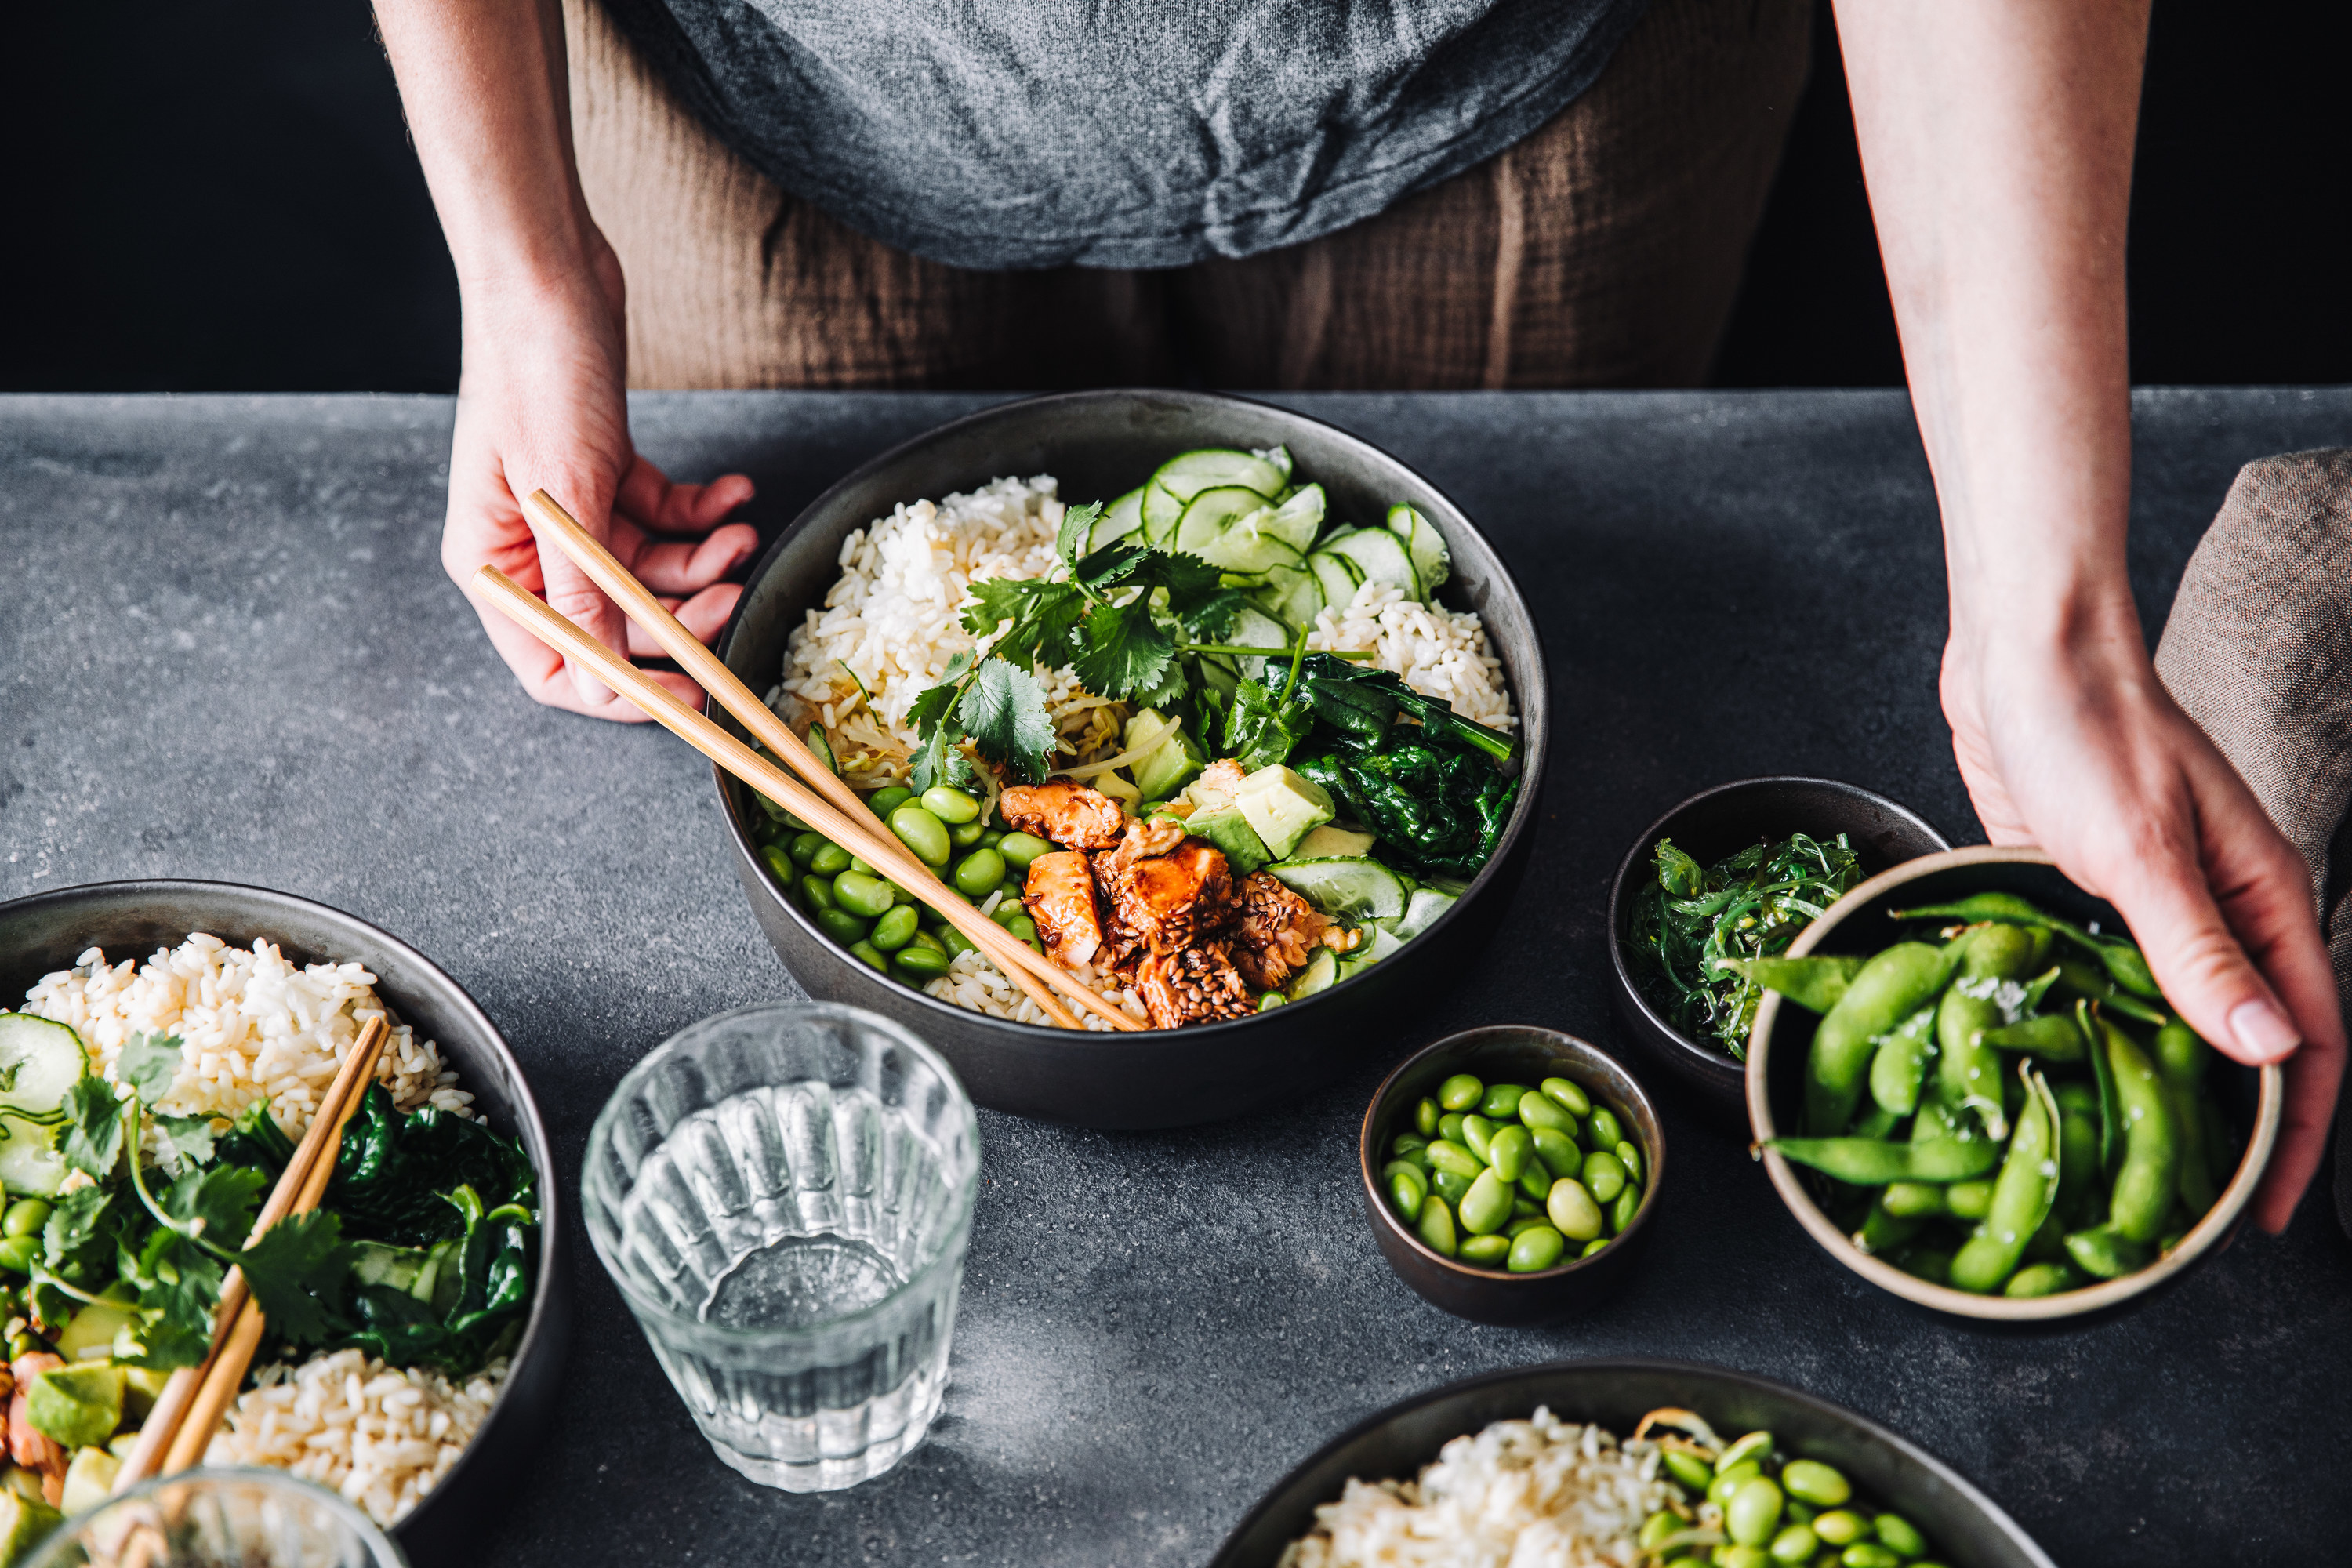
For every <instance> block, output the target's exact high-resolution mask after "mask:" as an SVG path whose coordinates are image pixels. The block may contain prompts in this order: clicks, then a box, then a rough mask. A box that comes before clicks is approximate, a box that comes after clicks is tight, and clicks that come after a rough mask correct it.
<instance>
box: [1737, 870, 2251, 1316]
mask: <svg viewBox="0 0 2352 1568" xmlns="http://www.w3.org/2000/svg"><path fill="white" fill-rule="evenodd" d="M1890 914H1891V918H1893V919H1895V920H1896V921H1910V922H1913V923H1914V925H1915V927H1916V934H1915V935H1913V936H1911V937H1910V938H1908V939H1906V940H1905V941H1901V942H1895V943H1894V944H1892V945H1891V946H1888V947H1886V948H1884V949H1882V950H1880V951H1879V952H1877V953H1875V954H1874V955H1872V956H1871V957H1869V958H1868V959H1867V960H1866V961H1862V962H1861V963H1860V965H1859V967H1858V968H1857V967H1854V965H1855V963H1856V962H1857V961H1856V960H1854V959H1853V958H1851V957H1834V958H1832V957H1814V958H1801V959H1783V960H1780V962H1779V964H1778V966H1777V968H1776V969H1775V970H1773V971H1772V972H1770V973H1765V972H1762V971H1761V970H1759V973H1756V974H1755V976H1754V978H1755V979H1756V980H1757V982H1758V983H1759V984H1762V985H1764V986H1766V987H1767V988H1768V989H1770V990H1775V991H1780V992H1781V993H1782V994H1784V995H1785V996H1787V997H1788V998H1789V999H1790V1001H1792V1002H1795V1003H1798V1004H1799V1005H1804V1006H1808V1007H1825V1008H1826V1011H1825V1012H1823V1013H1822V1020H1821V1023H1820V1025H1819V1026H1818V1027H1817V1028H1816V1029H1815V1030H1814V1033H1813V1040H1812V1045H1811V1051H1810V1055H1809V1058H1808V1060H1807V1062H1806V1068H1805V1123H1806V1125H1805V1129H1804V1131H1805V1132H1806V1133H1807V1134H1808V1136H1805V1137H1801V1138H1777V1139H1774V1140H1773V1141H1772V1142H1771V1143H1770V1145H1769V1147H1771V1148H1773V1149H1775V1150H1777V1151H1778V1152H1780V1154H1781V1155H1782V1156H1783V1157H1785V1158H1787V1159H1789V1160H1791V1161H1793V1162H1795V1163H1799V1164H1801V1165H1805V1166H1809V1167H1810V1168H1811V1169H1812V1170H1814V1171H1816V1172H1818V1173H1820V1174H1821V1175H1822V1176H1825V1177H1827V1178H1829V1181H1828V1184H1827V1185H1826V1188H1825V1192H1824V1195H1825V1207H1826V1208H1827V1210H1828V1212H1829V1213H1830V1215H1831V1216H1832V1219H1833V1220H1835V1221H1836V1222H1837V1223H1838V1224H1839V1226H1840V1228H1841V1229H1844V1230H1846V1231H1848V1232H1850V1233H1851V1234H1852V1236H1853V1239H1854V1242H1855V1245H1856V1246H1858V1247H1862V1248H1863V1249H1864V1250H1865V1251H1868V1252H1872V1253H1875V1254H1879V1255H1882V1256H1884V1257H1885V1258H1886V1259H1887V1260H1888V1261H1890V1262H1892V1263H1894V1264H1895V1266H1896V1267H1897V1268H1903V1269H1905V1270H1906V1272H1909V1273H1911V1274H1914V1275H1916V1276H1918V1277H1919V1278H1922V1279H1928V1280H1931V1281H1933V1282H1934V1283H1937V1284H1939V1285H1948V1286H1950V1287H1952V1288H1953V1289H1961V1290H1967V1291H1970V1292H1973V1293H1977V1294H1994V1293H1998V1294H2002V1295H2007V1296H2011V1297H2032V1296H2047V1295H2053V1294H2056V1293H2058V1292H2061V1291H2064V1290H2072V1289H2079V1288H2081V1287H2083V1286H2085V1285H2088V1284H2090V1283H2092V1282H2093V1281H2094V1280H2096V1279H2116V1278H2118V1277H2120V1276H2122V1275H2125V1274H2128V1273H2131V1272H2133V1271H2135V1270H2137V1269H2139V1268H2146V1267H2147V1265H2148V1264H2149V1263H2150V1262H2151V1261H2153V1260H2154V1259H2155V1258H2157V1257H2158V1256H2159V1255H2161V1254H2162V1253H2163V1252H2165V1251H2167V1250H2168V1249H2169V1248H2170V1247H2173V1246H2175V1245H2177V1244H2178V1242H2179V1239H2180V1238H2181V1237H2183V1236H2184V1235H2186V1234H2187V1233H2188V1231H2189V1229H2190V1228H2191V1227H2192V1226H2195V1225H2196V1223H2197V1222H2198V1221H2199V1220H2200V1219H2201V1218H2203V1217H2204V1215H2205V1214H2206V1212H2207V1211H2208V1210H2209V1209H2210V1208H2211V1207H2212V1205H2213V1203H2214V1200H2215V1195H2216V1192H2217V1189H2218V1187H2219V1186H2220V1185H2221V1184H2225V1183H2226V1182H2227V1180H2228V1176H2229V1173H2230V1170H2231V1167H2232V1166H2233V1165H2234V1164H2235V1163H2236V1161H2237V1155H2238V1151H2237V1147H2236V1144H2235V1141H2234V1140H2235V1134H2234V1133H2233V1132H2232V1131H2231V1128H2230V1126H2229V1124H2228V1122H2227V1121H2225V1120H2224V1119H2223V1118H2222V1116H2221V1112H2220V1110H2219V1109H2218V1107H2217V1103H2216V1101H2215V1100H2213V1099H2212V1097H2211V1096H2210V1094H2209V1093H2208V1091H2207V1089H2206V1085H2205V1074H2206V1068H2207V1066H2208V1064H2209V1062H2210V1058H2211V1056H2212V1052H2211V1050H2210V1047H2207V1046H2206V1044H2205V1042H2204V1041H2203V1040H2201V1039H2200V1038H2198V1037H2197V1035H2196V1033H2195V1032H2194V1031H2193V1030H2191V1029H2190V1028H2189V1026H2188V1025H2187V1024H2186V1023H2185V1022H2183V1021H2182V1020H2181V1019H2179V1017H2178V1016H2175V1015H2174V1014H2173V1013H2171V1012H2170V1011H2169V1006H2168V1003H2167V1001H2166V999H2165V997H2164V994H2163V993H2162V992H2161V991H2160V990H2158V987H2157V984H2156V982H2155V980H2154V979H2153V978H2152V977H2151V976H2150V975H2149V973H2148V970H2147V961H2146V959H2145V958H2144V957H2143V956H2142V955H2141V953H2140V951H2139V949H2138V948H2137V947H2136V946H2134V945H2133V944H2132V943H2131V942H2129V941H2128V940H2126V939H2124V938H2121V937H2116V936H2109V935H2102V934H2100V933H2098V932H2096V931H2091V930H2088V929H2085V928H2084V927H2081V926H2077V925H2074V924H2073V923H2071V922H2069V921H2064V920H2063V919H2060V918H2058V917H2056V916H2054V915H2052V914H2050V913H2048V912H2046V911H2045V910H2042V909H2041V908H2039V907H2037V906H2036V905H2034V904H2032V903H2031V902H2030V901H2028V900H2025V899H2022V898H2020V897H2019V896H2017V895H2016V894H2014V893H2008V892H1987V893H1978V894H1975V895H1973V896H1971V897H1969V898H1965V899H1961V900H1957V901H1955V902H1951V903H1944V904H1934V905H1927V906H1923V907H1920V908H1916V909H1910V910H1893V911H1890ZM1808 966H1822V967H1819V968H1818V969H1817V970H1816V969H1813V968H1809V967H1808ZM1832 968H1834V969H1835V970H1836V973H1832Z"/></svg>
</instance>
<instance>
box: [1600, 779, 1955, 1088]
mask: <svg viewBox="0 0 2352 1568" xmlns="http://www.w3.org/2000/svg"><path fill="white" fill-rule="evenodd" d="M1948 847H1949V846H1948V844H1947V842H1946V841H1945V838H1944V837H1943V835H1942V834H1940V833H1938V832H1937V831H1936V829H1935V828H1934V827H1932V826H1929V825H1928V824H1927V822H1926V821H1925V820H1924V819H1922V818H1921V817H1920V816H1918V815H1917V814H1916V813H1915V812H1913V811H1911V810H1910V809H1909V808H1907V807H1906V806H1903V805H1898V804H1896V803H1895V802H1894V801H1891V800H1889V799H1887V798H1886V797H1885V796H1884V795H1877V794H1874V793H1873V792H1872V791H1869V790H1866V789H1864V788H1862V787H1860V786H1859V785H1856V784H1845V783H1843V782H1841V781H1839V780H1836V779H1817V778H1794V777H1774V778H1758V779H1741V780H1738V781H1737V782H1735V783H1731V784H1718V785H1717V786H1716V787H1715V788H1713V789H1709V790H1706V791H1703V792H1701V793H1700V794H1698V795H1693V796H1691V797H1690V798H1689V799H1688V800H1685V801H1684V802H1683V803H1682V804H1681V805H1677V806H1675V808H1674V809H1673V810H1672V811H1669V812H1667V813H1666V814H1665V815H1664V816H1661V817H1659V818H1658V820H1657V821H1655V822H1654V823H1652V824H1651V825H1650V826H1649V827H1648V828H1647V829H1646V830H1645V831H1644V832H1643V834H1642V836H1641V837H1639V838H1636V839H1635V840H1634V841H1633V846H1632V847H1630V848H1629V849H1627V851H1626V852H1625V858H1624V859H1623V860H1622V862H1620V864H1619V866H1618V868H1617V877H1616V880H1615V882H1614V883H1613V884H1612V887H1611V889H1610V893H1609V930H1610V935H1611V941H1610V950H1611V951H1610V960H1611V966H1612V969H1613V970H1614V971H1615V973H1616V977H1617V990H1616V1000H1617V1011H1618V1016H1620V1017H1621V1018H1622V1019H1623V1020H1624V1023H1625V1026H1626V1027H1627V1028H1628V1029H1629V1030H1631V1031H1632V1032H1633V1036H1634V1037H1635V1038H1636V1039H1638V1040H1639V1041H1640V1042H1641V1043H1642V1044H1643V1046H1644V1047H1647V1048H1648V1049H1649V1050H1650V1051H1651V1052H1652V1054H1654V1055H1655V1056H1656V1057H1657V1058H1659V1059H1660V1060H1661V1061H1663V1062H1664V1064H1665V1065H1666V1067H1668V1068H1671V1069H1672V1070H1673V1071H1674V1073H1675V1076H1676V1077H1678V1078H1679V1079H1682V1080H1683V1081H1684V1082H1685V1084H1688V1085H1689V1086H1690V1087H1691V1088H1693V1089H1696V1090H1698V1091H1699V1092H1700V1094H1701V1096H1702V1097H1703V1098H1704V1099H1705V1100H1707V1101H1708V1102H1709V1104H1710V1105H1711V1107H1712V1108H1713V1109H1714V1110H1717V1111H1718V1112H1720V1113H1722V1114H1723V1115H1725V1116H1727V1117H1730V1116H1736V1115H1738V1112H1739V1110H1740V1108H1741V1105H1742V1103H1743V1096H1744V1093H1745V1090H1744V1087H1743V1080H1744V1078H1745V1072H1746V1069H1745V1066H1744V1063H1743V1060H1742V1058H1743V1057H1744V1056H1745V1054H1746V1045H1747V1039H1748V1026H1750V1025H1751V1024H1752V1023H1753V1022H1754V1020H1755V1016H1756V1007H1757V1004H1758V1002H1759V1000H1760V999H1761V997H1762V994H1763V993H1762V991H1761V990H1760V989H1759V987H1758V986H1757V985H1756V984H1755V983H1754V981H1753V980H1752V979H1751V978H1750V977H1749V976H1748V974H1746V973H1742V970H1743V969H1744V968H1745V967H1746V966H1747V965H1748V963H1750V962H1752V961H1754V960H1759V959H1764V960H1769V959H1771V958H1774V957H1777V956H1778V955H1779V954H1780V953H1783V952H1787V951H1788V948H1789V944H1790V943H1791V942H1794V941H1796V939H1797V934H1798V932H1800V931H1803V930H1804V929H1805V927H1806V926H1808V925H1810V924H1811V922H1812V921H1813V920H1814V919H1815V918H1817V917H1818V916H1819V915H1820V914H1821V913H1822V911H1823V910H1827V909H1828V908H1829V906H1830V905H1832V903H1835V902H1836V901H1837V900H1838V899H1839V898H1840V897H1841V896H1842V895H1843V893H1844V892H1845V891H1846V890H1847V889H1850V888H1853V887H1854V886H1855V885H1856V884H1858V883H1860V882H1861V881H1863V880H1864V879H1865V878H1868V877H1871V876H1873V875H1875V874H1876V873H1877V872H1880V871H1883V870H1885V869H1886V868H1888V867H1890V866H1896V865H1900V864H1902V863H1903V862H1904V861H1906V860H1911V859H1916V858H1917V857H1919V856H1921V855H1927V854H1932V853H1934V852H1935V851H1937V850H1938V849H1944V848H1948Z"/></svg>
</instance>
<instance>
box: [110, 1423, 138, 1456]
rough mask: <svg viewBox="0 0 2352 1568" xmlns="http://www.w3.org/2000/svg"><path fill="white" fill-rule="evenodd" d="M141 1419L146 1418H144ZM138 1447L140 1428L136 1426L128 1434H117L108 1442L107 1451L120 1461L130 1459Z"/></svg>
mask: <svg viewBox="0 0 2352 1568" xmlns="http://www.w3.org/2000/svg"><path fill="white" fill-rule="evenodd" d="M141 1419H142V1420H143V1419H145V1418H144V1417H143V1416H142V1418H141ZM136 1447H139V1428H138V1427H136V1426H133V1427H131V1429H130V1430H129V1431H127V1432H117V1433H116V1434H115V1435H114V1436H111V1437H109V1438H108V1439H107V1440H106V1451H107V1452H108V1453H110V1454H111V1455H113V1456H114V1457H115V1458H118V1459H127V1458H130V1457H131V1449H133V1448H136Z"/></svg>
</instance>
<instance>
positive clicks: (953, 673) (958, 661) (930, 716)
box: [907, 653, 971, 731]
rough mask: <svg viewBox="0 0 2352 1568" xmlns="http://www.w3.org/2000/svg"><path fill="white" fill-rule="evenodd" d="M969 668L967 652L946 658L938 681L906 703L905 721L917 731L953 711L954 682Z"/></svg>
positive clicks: (967, 671) (955, 693)
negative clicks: (946, 666) (946, 662)
mask: <svg viewBox="0 0 2352 1568" xmlns="http://www.w3.org/2000/svg"><path fill="white" fill-rule="evenodd" d="M970 671H971V654H969V653H960V654H958V655H956V656H955V657H954V658H951V659H950V660H948V668H947V671H946V673H945V674H943V675H941V676H940V683H939V684H938V685H937V686H934V687H931V688H929V689H927V690H925V691H924V692H923V694H922V695H921V696H919V697H918V698H916V699H915V700H914V701H913V702H911V703H909V704H908V707H907V721H908V723H910V724H912V725H914V726H915V728H916V729H917V730H918V731H921V730H927V729H929V727H930V726H931V725H933V724H937V723H939V722H940V721H943V720H945V719H946V718H947V716H948V715H949V714H950V713H952V712H954V711H955V705H956V695H957V690H956V683H957V682H958V681H960V680H961V679H963V678H964V676H965V675H966V674H967V673H969V672H970Z"/></svg>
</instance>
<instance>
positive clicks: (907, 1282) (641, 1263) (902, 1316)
mask: <svg viewBox="0 0 2352 1568" xmlns="http://www.w3.org/2000/svg"><path fill="white" fill-rule="evenodd" d="M979 1171H980V1131H979V1129H978V1127H977V1126H976V1125H975V1123H974V1121H973V1119H972V1110H971V1100H969V1099H968V1098H966V1096H965V1094H964V1091H963V1086H962V1085H961V1084H960V1083H958V1082H957V1081H956V1077H955V1073H954V1071H953V1070H952V1069H950V1068H949V1066H948V1064H947V1063H946V1061H945V1060H943V1059H942V1058H940V1055H939V1053H938V1052H936V1051H934V1050H932V1049H931V1048H930V1047H929V1046H927V1045H925V1044H923V1042H922V1041H920V1040H919V1039H917V1038H916V1037H914V1036H913V1035H911V1034H909V1033H908V1031H907V1030H905V1029H903V1028H901V1027H899V1026H898V1025H897V1024H894V1023H892V1022H891V1021H890V1020H888V1019H887V1018H883V1017H880V1016H877V1015H875V1014H872V1013H868V1012H865V1011H863V1010H862V1009H859V1008H856V1007H842V1006H835V1005H829V1004H825V1003H817V1002H801V1003H784V1004H779V1005H772V1006H763V1007H747V1008H744V1009H741V1010H740V1011H738V1012H733V1013H722V1014H720V1015H719V1016H717V1017H714V1018H706V1019H704V1020H703V1021H702V1022H701V1023H699V1024H697V1025H695V1026H692V1027H691V1028H688V1029H686V1030H685V1031H683V1032H682V1033H680V1034H677V1035H676V1036H673V1037H671V1038H670V1039H668V1040H667V1041H665V1042H663V1044H662V1045H660V1046H659V1047H656V1049H655V1050H654V1051H653V1053H652V1054H651V1055H649V1056H647V1057H646V1058H645V1060H643V1061H641V1062H639V1063H638V1064H637V1065H636V1066H635V1067H634V1068H631V1069H629V1072H628V1074H627V1076H625V1078H623V1079H621V1084H620V1087H619V1089H616V1090H614V1094H613V1098H612V1099H611V1100H609V1101H607V1102H606V1104H605V1106H604V1110H603V1112H602V1113H600V1114H599V1115H598V1116H597V1118H596V1125H595V1127H594V1128H593V1130H592V1131H590V1133H589V1135H588V1166H587V1173H586V1178H585V1181H584V1183H583V1186H584V1189H585V1195H586V1208H587V1213H588V1234H589V1236H590V1238H591V1239H592V1240H593V1242H594V1244H595V1247H596V1256H597V1257H598V1258H602V1259H603V1260H604V1268H605V1270H606V1271H607V1272H608V1273H610V1274H611V1275H612V1277H613V1279H614V1283H615V1284H617V1285H618V1286H619V1287H620V1289H621V1294H622V1296H623V1297H624V1298H625V1299H626V1300H627V1301H628V1303H629V1309H630V1310H631V1311H633V1312H635V1314H636V1318H637V1322H638V1325H639V1326H640V1327H642V1328H643V1329H644V1330H645V1333H646V1342H648V1343H650V1344H651V1345H652V1346H653V1351H654V1354H655V1355H656V1357H657V1358H658V1359H659V1360H660V1362H661V1363H662V1368H663V1370H664V1371H666V1372H667V1373H669V1379H670V1382H671V1383H672V1384H674V1385H675V1386H676V1387H677V1392H678V1394H679V1395H680V1397H682V1398H683V1399H684V1400H685V1401H686V1404H687V1408H688V1410H690V1411H691V1412H692V1413H693V1415H694V1419H695V1423H696V1425H697V1426H700V1427H701V1428H702V1435H703V1436H705V1437H707V1438H709V1440H710V1446H711V1447H712V1448H713V1449H715V1450H716V1451H717V1452H718V1455H719V1458H721V1459H723V1460H725V1461H726V1462H727V1463H728V1464H730V1465H731V1466H733V1467H734V1468H736V1469H738V1470H740V1471H741V1472H743V1474H745V1475H747V1476H749V1477H751V1479H753V1480H755V1481H760V1482H761V1483H763V1484H765V1485H768V1486H773V1487H782V1488H783V1489H787V1490H790V1491H832V1490H835V1489H839V1488H842V1487H848V1486H855V1485H856V1483H858V1482H859V1481H862V1480H865V1479H867V1478H869V1477H872V1476H878V1475H880V1474H882V1472H884V1471H885V1470H887V1469H888V1468H890V1467H891V1466H893V1465H895V1464H897V1463H898V1461H899V1459H901V1458H904V1457H905V1456H906V1455H907V1454H908V1453H910V1452H912V1451H913V1450H914V1448H915V1447H917V1446H918V1445H919V1444H920V1443H921V1442H922V1440H923V1436H924V1434H925V1433H927V1432H928V1431H929V1429H930V1425H931V1421H932V1418H933V1417H935V1416H936V1415H938V1414H939V1409H940V1397H941V1395H942V1394H943V1393H944V1392H945V1390H946V1385H947V1366H948V1341H949V1331H950V1328H951V1326H952V1325H953V1323H954V1321H955V1308H956V1293H957V1290H958V1289H959V1288H960V1287H961V1284H962V1280H963V1258H964V1246H965V1243H966V1241H967V1239H968V1238H969V1237H970V1236H971V1211H972V1203H973V1198H974V1195H975V1192H976V1190H977V1178H978V1175H979Z"/></svg>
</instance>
